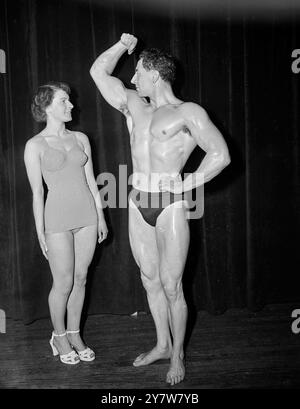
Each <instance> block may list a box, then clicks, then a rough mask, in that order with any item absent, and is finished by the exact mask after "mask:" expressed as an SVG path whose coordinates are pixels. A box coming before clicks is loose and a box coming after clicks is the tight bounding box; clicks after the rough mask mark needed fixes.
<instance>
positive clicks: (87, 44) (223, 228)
mask: <svg viewBox="0 0 300 409" xmlns="http://www.w3.org/2000/svg"><path fill="white" fill-rule="evenodd" d="M230 4H231V3H230V2H224V4H223V6H222V7H220V8H219V10H218V12H216V14H215V15H213V14H209V15H208V14H206V13H205V12H204V11H203V9H201V8H200V6H197V3H196V2H195V3H194V8H193V9H191V11H190V12H188V11H189V10H188V2H187V5H186V7H185V8H184V9H182V8H179V7H178V4H177V3H176V2H171V1H169V2H163V3H162V4H161V7H158V6H157V7H154V6H152V7H151V5H150V3H149V2H142V1H139V2H138V1H135V0H130V1H117V0H111V1H101V2H100V1H94V0H89V1H83V0H82V1H80V0H44V1H39V0H20V1H18V2H9V1H8V0H1V1H0V48H2V49H4V50H5V52H6V56H7V73H6V74H0V86H1V88H0V91H1V104H0V126H1V142H0V171H1V174H0V195H1V202H0V227H1V234H0V266H1V267H0V268H1V273H0V308H1V309H4V310H5V311H6V313H7V315H8V316H11V317H13V318H20V319H23V320H24V322H26V323H27V322H31V321H32V320H34V319H38V318H41V317H46V316H48V315H49V313H48V305H47V297H48V292H49V290H50V287H51V276H50V271H49V267H48V264H47V262H46V260H44V259H43V257H42V254H41V252H40V249H39V245H38V241H37V237H36V232H35V227H34V220H33V214H32V196H31V191H30V186H29V183H28V180H27V176H26V172H25V166H24V162H23V152H24V147H25V143H26V141H27V140H28V139H29V138H30V137H32V136H33V135H35V134H37V133H38V132H39V131H40V130H41V129H42V127H41V126H40V125H39V124H36V123H35V122H34V121H33V119H32V117H31V113H30V101H31V96H32V94H33V92H34V90H35V88H36V87H37V86H38V85H40V84H42V83H45V82H47V81H51V80H55V81H65V82H67V83H69V84H70V86H71V88H72V94H71V100H72V102H73V103H74V105H75V108H74V119H73V121H72V123H71V124H70V127H71V129H74V130H80V131H82V132H84V133H86V134H87V136H88V137H89V140H90V142H91V146H92V151H93V165H94V171H95V176H96V177H97V176H98V175H100V174H103V173H104V172H107V173H110V174H112V175H114V176H115V178H116V188H117V191H118V192H119V190H120V188H122V187H124V184H125V179H124V175H123V179H122V178H120V176H119V170H120V166H122V169H123V170H124V169H126V172H125V173H126V175H125V177H127V178H128V177H129V176H130V175H131V173H132V163H131V156H130V141H129V135H128V131H127V128H126V123H125V120H124V118H123V117H122V115H121V114H120V113H119V112H118V111H116V110H114V109H113V108H112V107H110V106H109V105H108V104H107V103H106V102H105V101H104V99H103V98H102V96H101V95H100V94H99V92H98V91H97V89H96V86H95V84H94V82H93V81H92V79H91V77H90V75H89V69H90V67H91V65H92V63H93V61H94V60H95V58H96V57H97V56H98V55H99V54H100V53H101V52H102V51H103V50H105V49H106V48H108V47H109V46H110V45H112V44H113V43H114V42H116V41H117V40H118V39H119V37H120V35H121V34H122V32H134V34H135V35H136V36H137V37H138V38H139V43H138V49H137V52H136V53H134V54H133V55H131V56H127V55H125V56H124V57H122V59H121V60H120V62H119V64H118V66H117V68H116V70H115V73H114V74H115V75H117V76H118V77H119V78H120V79H121V80H122V81H123V82H124V84H125V85H126V86H127V87H132V85H131V84H130V80H131V78H132V76H133V73H134V69H135V64H136V62H137V60H138V54H139V52H140V51H141V50H142V49H143V48H144V47H159V48H164V49H166V50H168V51H170V52H171V53H173V54H174V56H175V57H176V59H177V60H178V77H177V81H176V84H175V90H176V94H177V96H178V97H180V98H182V99H183V100H185V101H193V102H196V103H198V104H201V105H202V106H203V107H204V108H205V109H206V110H207V112H208V113H209V115H210V117H211V119H212V120H213V122H214V123H215V124H216V126H217V127H218V128H219V129H220V131H221V132H222V133H223V135H224V138H225V140H226V142H227V143H228V146H229V150H230V154H231V159H232V162H231V164H230V166H229V167H228V168H226V169H225V170H224V171H223V172H222V173H221V174H220V175H218V176H217V177H216V178H215V179H214V180H212V181H211V182H209V183H208V184H207V185H206V186H205V188H204V192H205V212H204V216H203V217H202V218H201V219H197V220H191V221H190V228H191V245H190V250H189V255H188V260H187V265H186V269H185V273H184V279H183V283H184V290H185V295H186V299H187V303H188V305H189V308H190V310H191V311H197V310H200V309H205V310H207V311H209V312H211V313H215V314H217V313H222V312H224V311H225V310H226V309H228V308H233V307H245V306H246V307H248V308H251V309H254V310H255V309H259V308H261V307H262V306H263V305H265V304H267V303H276V302H291V301H295V300H299V295H298V292H299V291H298V288H299V287H298V284H299V278H298V273H297V270H296V269H295V267H294V265H295V263H296V265H297V264H299V251H298V249H297V238H298V227H299V223H298V221H299V216H298V208H299V190H298V187H299V169H298V158H299V144H298V130H299V123H298V106H299V103H298V87H299V78H300V77H298V76H297V75H296V74H294V73H293V72H292V71H291V62H292V61H291V52H292V50H293V49H295V48H297V43H299V39H300V32H299V28H298V27H299V25H298V21H299V17H298V14H297V13H295V12H294V11H293V9H291V10H290V12H289V13H288V12H286V13H285V16H284V18H283V17H281V16H280V14H279V13H278V12H275V10H274V11H273V12H272V11H271V12H270V13H269V14H268V15H267V16H264V18H258V17H257V16H256V15H255V13H242V12H241V14H240V15H239V16H237V15H236V13H235V12H234V10H233V9H232V7H231V5H230ZM299 75H300V74H299ZM203 156H204V153H203V151H201V149H200V148H196V149H195V151H194V152H193V154H192V155H191V157H190V159H189V160H188V163H187V164H186V166H185V169H184V173H188V172H192V171H194V170H195V169H196V168H197V167H198V164H199V162H200V160H201V159H202V158H203ZM100 187H102V186H100ZM127 189H128V193H129V190H130V186H128V188H127ZM119 200H120V196H119V194H117V203H118V202H119ZM105 215H106V218H107V221H108V225H109V229H110V237H109V239H108V240H107V242H106V243H105V244H103V245H101V246H98V247H97V250H96V252H95V257H94V259H93V262H92V265H91V267H90V271H89V276H88V280H87V298H86V305H85V313H86V314H99V313H112V314H131V313H134V312H135V311H148V307H147V301H146V297H145V292H144V290H143V288H142V284H141V280H140V277H139V271H138V267H137V266H136V264H135V262H134V259H133V256H132V254H131V250H130V245H129V239H128V214H127V209H126V208H125V207H117V208H108V209H106V210H105Z"/></svg>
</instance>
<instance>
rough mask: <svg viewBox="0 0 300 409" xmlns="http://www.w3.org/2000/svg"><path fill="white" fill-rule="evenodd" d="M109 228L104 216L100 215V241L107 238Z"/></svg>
mask: <svg viewBox="0 0 300 409" xmlns="http://www.w3.org/2000/svg"><path fill="white" fill-rule="evenodd" d="M107 234H108V229H107V226H106V222H105V219H104V217H100V218H99V221H98V243H101V242H102V241H103V240H105V239H106V237H107Z"/></svg>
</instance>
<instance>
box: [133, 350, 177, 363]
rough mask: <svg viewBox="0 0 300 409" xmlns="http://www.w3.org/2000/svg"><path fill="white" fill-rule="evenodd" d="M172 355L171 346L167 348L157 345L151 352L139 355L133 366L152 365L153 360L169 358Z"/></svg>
mask: <svg viewBox="0 0 300 409" xmlns="http://www.w3.org/2000/svg"><path fill="white" fill-rule="evenodd" d="M170 357H171V349H170V348H169V347H168V348H166V349H160V348H158V347H157V346H156V347H154V348H153V349H152V350H151V351H150V352H146V353H144V354H141V355H139V356H138V357H137V358H136V359H135V361H134V362H133V366H144V365H150V364H152V362H155V361H158V360H159V359H169V358H170Z"/></svg>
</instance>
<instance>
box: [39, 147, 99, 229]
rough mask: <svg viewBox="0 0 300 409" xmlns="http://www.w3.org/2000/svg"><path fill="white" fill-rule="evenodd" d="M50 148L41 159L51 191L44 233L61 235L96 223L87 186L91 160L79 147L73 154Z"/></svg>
mask: <svg viewBox="0 0 300 409" xmlns="http://www.w3.org/2000/svg"><path fill="white" fill-rule="evenodd" d="M45 143H46V144H47V147H46V149H45V151H44V154H43V157H42V159H41V169H42V175H43V178H44V180H45V182H46V184H47V187H48V195H47V200H46V204H45V232H46V233H58V232H64V231H67V230H72V229H75V228H78V227H84V226H90V225H93V224H96V223H97V212H96V207H95V202H94V198H93V196H92V194H91V191H90V189H89V186H88V184H87V180H86V175H85V170H84V165H85V164H86V162H87V160H88V157H87V155H86V154H85V153H84V151H83V150H82V149H81V147H80V146H79V145H78V144H77V143H76V145H74V146H73V147H72V148H71V149H70V150H62V149H56V148H52V147H51V146H50V145H49V144H48V143H47V141H46V140H45Z"/></svg>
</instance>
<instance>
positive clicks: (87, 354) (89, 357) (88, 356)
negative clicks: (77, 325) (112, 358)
mask: <svg viewBox="0 0 300 409" xmlns="http://www.w3.org/2000/svg"><path fill="white" fill-rule="evenodd" d="M79 332H80V330H79V329H78V330H76V331H67V334H78V333H79ZM69 342H70V341H69ZM70 344H71V345H72V343H71V342H70ZM72 347H73V348H74V349H75V350H76V352H77V354H78V356H79V359H80V360H81V361H86V362H91V361H93V360H94V359H95V358H96V355H95V352H94V351H93V350H92V349H91V348H89V347H88V346H87V347H86V348H85V349H83V350H82V351H78V349H77V348H76V347H75V346H74V345H72Z"/></svg>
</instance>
